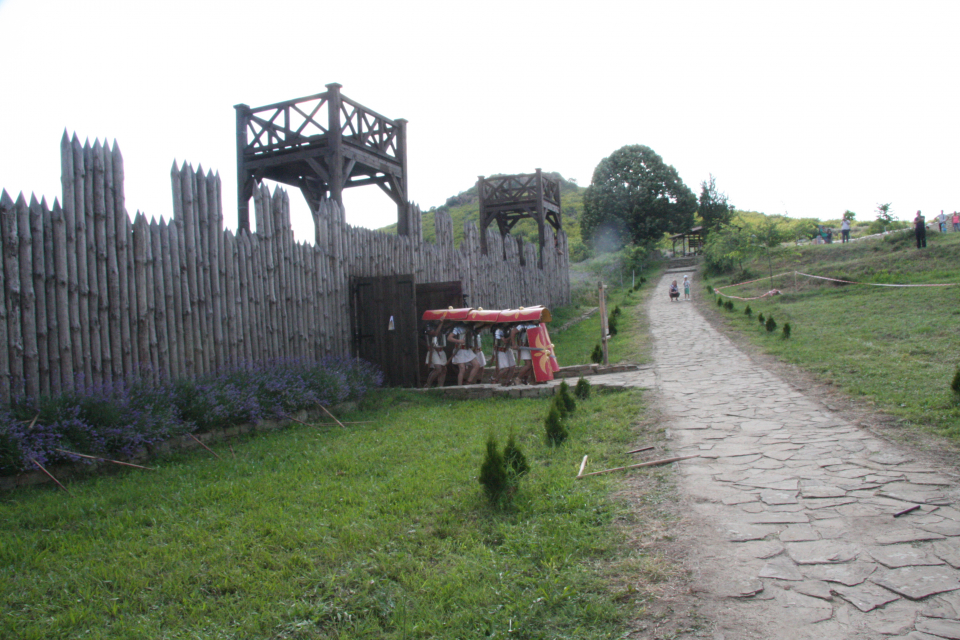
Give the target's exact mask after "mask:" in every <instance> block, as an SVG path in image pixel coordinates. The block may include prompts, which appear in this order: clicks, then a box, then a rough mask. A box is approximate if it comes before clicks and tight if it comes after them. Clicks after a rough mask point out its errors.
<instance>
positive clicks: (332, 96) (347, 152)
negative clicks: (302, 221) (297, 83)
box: [234, 83, 411, 235]
mask: <svg viewBox="0 0 960 640" xmlns="http://www.w3.org/2000/svg"><path fill="white" fill-rule="evenodd" d="M326 86H327V91H325V92H323V93H318V94H315V95H312V96H306V97H303V98H296V99H294V100H286V101H284V102H277V103H275V104H269V105H266V106H263V107H255V108H251V107H249V106H247V105H245V104H238V105H235V106H234V109H236V112H237V209H238V211H237V213H238V220H237V226H238V228H240V229H244V230H246V231H249V230H250V212H249V201H250V197H251V196H252V195H253V189H254V186H255V185H256V184H257V183H258V182H260V181H261V180H263V179H264V178H267V179H270V180H274V181H276V182H280V183H282V184H286V185H290V186H292V187H296V188H298V189H300V192H301V193H302V194H303V196H304V198H306V200H307V204H308V205H309V206H310V211H311V213H312V214H313V216H314V219H316V217H317V215H318V212H319V210H320V202H321V200H322V199H323V198H329V199H330V200H333V201H335V202H336V203H337V204H339V205H340V206H341V207H342V206H343V198H342V194H343V190H344V189H347V188H350V187H361V186H366V185H371V184H375V185H377V186H378V187H380V188H381V189H383V190H384V191H385V192H386V194H387V195H388V196H390V198H391V199H392V200H393V201H394V202H395V203H396V204H397V217H398V230H399V233H400V234H401V235H406V234H407V231H408V230H409V229H410V228H411V224H410V221H409V220H407V219H406V218H407V216H409V215H410V208H409V207H407V206H406V204H407V193H408V191H407V186H408V185H407V129H406V124H407V121H406V120H403V119H397V120H391V119H390V118H387V117H386V116H382V115H380V114H379V113H376V112H375V111H373V110H371V109H368V108H367V107H365V106H363V105H361V104H360V103H358V102H355V101H353V100H351V99H349V98H347V97H346V96H344V95H342V94H341V93H340V88H341V85H339V84H337V83H333V84H328V85H326Z"/></svg>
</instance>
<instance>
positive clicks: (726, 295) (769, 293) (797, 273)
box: [713, 271, 960, 301]
mask: <svg viewBox="0 0 960 640" xmlns="http://www.w3.org/2000/svg"><path fill="white" fill-rule="evenodd" d="M790 274H793V275H794V276H803V277H805V278H814V279H816V280H828V281H830V282H842V283H844V284H862V285H865V286H869V287H957V286H960V282H947V283H939V284H886V283H880V282H856V281H854V280H841V279H840V278H828V277H826V276H815V275H813V274H810V273H804V272H802V271H785V272H783V273H778V274H777V275H775V276H765V277H763V278H757V279H756V280H747V281H746V282H738V283H736V284H728V285H726V286H724V287H719V288H716V287H715V288H714V290H713V292H714V293H715V294H716V295H718V296H723V297H724V298H732V299H734V300H744V301H746V300H760V299H762V298H767V297H769V296H775V295H779V294H780V291H779V290H778V289H771V290H770V291H767V292H766V293H765V294H763V295H761V296H756V297H754V298H741V297H740V296H732V295H730V294H729V293H723V290H724V289H729V288H731V287H740V286H743V285H745V284H752V283H754V282H760V281H761V280H766V279H768V278H769V279H770V280H773V278H779V277H780V276H788V275H790Z"/></svg>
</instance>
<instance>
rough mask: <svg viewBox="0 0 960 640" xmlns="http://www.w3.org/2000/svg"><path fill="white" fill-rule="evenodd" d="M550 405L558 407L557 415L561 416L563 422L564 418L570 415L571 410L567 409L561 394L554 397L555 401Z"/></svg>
mask: <svg viewBox="0 0 960 640" xmlns="http://www.w3.org/2000/svg"><path fill="white" fill-rule="evenodd" d="M550 403H551V404H554V405H556V407H557V413H559V414H560V419H561V420H562V419H563V418H566V417H567V415H568V414H569V413H570V410H569V409H567V403H566V402H564V401H563V398H562V397H561V396H560V394H559V393H557V394H555V395H554V396H553V400H551V401H550Z"/></svg>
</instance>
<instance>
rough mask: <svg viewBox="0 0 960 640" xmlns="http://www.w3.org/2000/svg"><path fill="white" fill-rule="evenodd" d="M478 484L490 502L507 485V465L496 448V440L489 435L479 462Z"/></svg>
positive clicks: (500, 493)
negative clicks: (485, 451)
mask: <svg viewBox="0 0 960 640" xmlns="http://www.w3.org/2000/svg"><path fill="white" fill-rule="evenodd" d="M478 479H479V481H480V484H482V485H483V492H484V493H486V494H487V498H489V499H490V502H497V501H498V500H499V499H500V497H501V496H503V494H504V492H506V490H507V487H508V486H509V480H508V478H507V465H506V462H504V459H503V456H502V455H501V454H500V451H499V450H498V449H497V440H496V438H494V437H493V435H490V437H489V438H487V453H486V455H485V456H484V458H483V462H482V463H481V464H480V477H479V478H478Z"/></svg>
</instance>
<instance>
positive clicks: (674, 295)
mask: <svg viewBox="0 0 960 640" xmlns="http://www.w3.org/2000/svg"><path fill="white" fill-rule="evenodd" d="M674 300H676V301H677V302H680V288H679V287H677V281H676V280H674V281H673V282H672V283H671V284H670V302H673V301H674Z"/></svg>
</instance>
